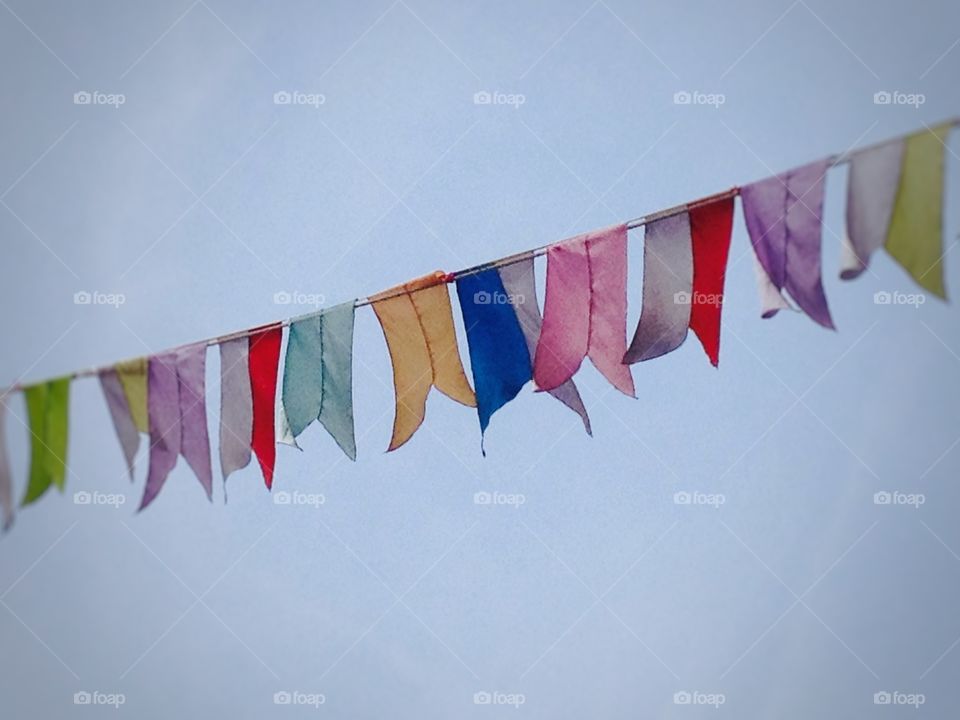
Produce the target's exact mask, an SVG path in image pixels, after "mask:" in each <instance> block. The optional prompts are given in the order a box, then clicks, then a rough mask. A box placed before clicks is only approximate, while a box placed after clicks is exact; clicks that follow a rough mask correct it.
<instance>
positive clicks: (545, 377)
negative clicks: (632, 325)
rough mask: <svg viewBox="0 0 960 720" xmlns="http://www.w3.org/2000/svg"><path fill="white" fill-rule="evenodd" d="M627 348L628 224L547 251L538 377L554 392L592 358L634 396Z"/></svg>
mask: <svg viewBox="0 0 960 720" xmlns="http://www.w3.org/2000/svg"><path fill="white" fill-rule="evenodd" d="M626 350H627V226H626V225H617V226H614V227H611V228H607V229H605V230H598V231H595V232H592V233H587V234H585V235H580V236H578V237H576V238H574V239H572V240H569V241H567V242H564V243H562V244H560V245H555V246H553V247H552V248H550V249H549V250H548V251H547V297H546V303H545V306H544V312H543V331H542V332H541V334H540V342H539V343H538V345H537V353H536V357H535V359H534V368H533V378H534V381H535V382H536V384H537V387H538V388H539V389H541V390H553V389H554V388H556V387H558V386H560V385H563V384H564V383H565V382H567V380H569V379H570V378H572V377H573V375H574V373H576V372H577V370H578V369H579V368H580V364H581V363H582V362H583V358H584V357H589V358H590V360H591V361H592V362H593V364H594V366H595V367H596V368H597V370H599V371H600V373H601V374H602V375H603V376H604V377H605V378H607V380H609V381H610V382H611V383H612V384H613V386H614V387H615V388H617V389H618V390H620V392H622V393H624V394H625V395H629V396H630V397H634V389H633V377H632V376H631V375H630V368H629V367H628V366H626V365H624V364H623V363H622V359H623V355H624V353H625V352H626Z"/></svg>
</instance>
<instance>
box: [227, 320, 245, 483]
mask: <svg viewBox="0 0 960 720" xmlns="http://www.w3.org/2000/svg"><path fill="white" fill-rule="evenodd" d="M249 346H250V342H249V340H248V339H247V338H245V337H241V338H234V339H233V340H227V341H226V342H222V343H220V471H221V473H222V474H223V481H224V483H226V481H227V478H228V477H229V476H230V473H232V472H234V471H235V470H240V469H242V468H245V467H246V466H247V465H248V464H249V463H250V457H251V454H252V453H251V450H250V446H251V443H252V441H253V398H252V394H251V390H250V365H249Z"/></svg>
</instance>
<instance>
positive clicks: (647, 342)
mask: <svg viewBox="0 0 960 720" xmlns="http://www.w3.org/2000/svg"><path fill="white" fill-rule="evenodd" d="M692 294H693V244H692V241H691V239H690V215H689V214H688V213H686V212H682V213H678V214H677V215H671V216H669V217H665V218H663V219H661V220H654V221H653V222H651V223H649V224H648V225H647V228H646V235H645V236H644V240H643V304H642V306H641V310H640V322H638V323H637V330H636V332H635V333H634V336H633V340H632V341H631V342H630V348H629V349H628V350H627V352H626V354H625V355H624V356H623V362H625V363H635V362H639V361H641V360H651V359H653V358H655V357H660V356H661V355H665V354H666V353H668V352H671V351H672V350H675V349H677V348H678V347H680V345H681V343H683V341H684V340H685V339H686V338H687V327H688V326H689V325H690V296H691V295H692Z"/></svg>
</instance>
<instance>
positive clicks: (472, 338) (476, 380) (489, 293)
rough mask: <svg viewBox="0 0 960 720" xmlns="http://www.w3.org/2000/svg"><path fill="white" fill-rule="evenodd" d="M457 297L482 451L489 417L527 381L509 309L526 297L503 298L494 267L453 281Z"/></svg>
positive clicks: (520, 338)
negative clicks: (468, 360)
mask: <svg viewBox="0 0 960 720" xmlns="http://www.w3.org/2000/svg"><path fill="white" fill-rule="evenodd" d="M457 297H458V298H459V300H460V312H461V313H462V314H463V324H464V327H465V328H466V331H467V347H468V349H469V351H470V369H471V371H472V372H473V387H474V389H475V391H476V395H477V414H478V415H479V417H480V434H481V447H482V443H483V440H482V436H483V433H484V432H485V431H486V429H487V425H489V424H490V416H491V415H493V413H495V412H496V411H497V410H499V409H500V408H502V407H503V406H504V405H506V404H507V403H508V402H510V401H511V400H513V399H514V398H515V397H516V396H517V393H519V392H520V389H521V388H522V387H523V386H524V385H525V384H526V383H527V381H528V380H530V379H531V378H532V377H533V369H532V367H531V365H530V355H529V353H528V352H527V341H526V339H525V338H524V335H523V331H522V330H521V329H520V323H519V321H518V320H517V315H516V313H515V312H514V310H513V306H514V305H516V304H522V303H524V302H526V300H527V298H525V297H523V296H510V295H508V294H507V291H506V288H504V285H503V280H501V279H500V274H499V273H498V272H497V271H496V270H495V269H490V270H484V271H482V272H478V273H475V274H473V275H464V276H463V277H460V278H457Z"/></svg>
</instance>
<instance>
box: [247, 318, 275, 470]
mask: <svg viewBox="0 0 960 720" xmlns="http://www.w3.org/2000/svg"><path fill="white" fill-rule="evenodd" d="M248 340H249V350H248V362H249V369H250V389H251V395H252V400H253V402H252V407H253V423H252V430H251V443H250V445H251V447H252V449H253V452H254V454H255V455H256V456H257V461H258V462H259V463H260V469H261V471H262V472H263V481H264V483H266V486H267V489H270V488H272V487H273V470H274V464H275V463H276V458H277V445H276V429H275V425H274V423H275V415H274V413H275V409H276V397H277V373H278V370H279V365H280V345H281V343H282V340H283V327H282V326H281V325H280V324H279V323H278V324H276V325H271V326H269V327H266V328H264V329H262V330H258V331H256V332H254V333H251V335H250V337H249V338H248Z"/></svg>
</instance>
